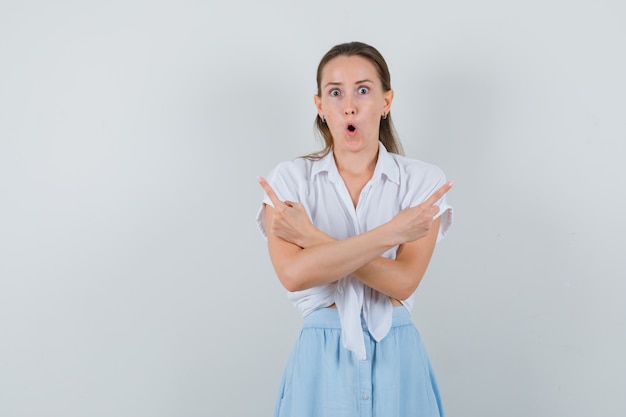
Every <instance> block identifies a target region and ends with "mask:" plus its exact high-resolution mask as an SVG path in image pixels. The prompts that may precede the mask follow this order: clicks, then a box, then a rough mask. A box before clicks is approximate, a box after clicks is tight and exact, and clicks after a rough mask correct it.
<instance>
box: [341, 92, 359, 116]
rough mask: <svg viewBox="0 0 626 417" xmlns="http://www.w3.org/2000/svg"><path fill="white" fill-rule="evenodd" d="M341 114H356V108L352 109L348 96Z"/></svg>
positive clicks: (352, 104)
mask: <svg viewBox="0 0 626 417" xmlns="http://www.w3.org/2000/svg"><path fill="white" fill-rule="evenodd" d="M343 112H344V114H346V115H350V114H356V108H355V107H354V103H352V99H351V98H350V97H349V96H348V97H346V100H345V103H344V109H343Z"/></svg>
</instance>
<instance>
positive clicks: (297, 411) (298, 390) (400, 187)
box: [257, 42, 452, 417]
mask: <svg viewBox="0 0 626 417" xmlns="http://www.w3.org/2000/svg"><path fill="white" fill-rule="evenodd" d="M314 100H315V106H316V108H317V114H318V116H317V117H316V126H317V128H318V130H319V132H320V134H321V135H322V137H323V138H324V141H325V143H326V146H325V148H324V149H323V150H322V151H320V152H318V153H316V154H313V155H309V156H307V157H302V158H297V159H295V160H293V161H289V162H283V163H281V164H279V165H278V166H277V167H276V168H275V169H274V170H272V172H271V173H270V175H269V176H268V180H267V181H266V180H265V179H263V178H259V183H260V184H261V186H262V187H263V189H264V190H265V193H266V194H267V196H266V198H265V200H264V201H263V204H262V206H261V209H260V211H259V213H258V217H257V222H258V224H259V228H260V230H261V232H262V233H263V235H264V236H265V237H266V238H267V242H268V248H269V253H270V258H271V260H272V264H273V266H274V269H275V271H276V274H277V275H278V278H279V279H280V281H281V283H282V284H283V285H284V287H285V288H286V289H287V290H288V296H289V298H290V300H291V301H292V302H293V303H294V305H295V306H296V307H297V308H298V309H299V310H300V312H301V313H302V315H303V316H304V325H303V329H302V331H301V333H300V336H299V338H298V340H297V342H296V345H295V347H294V348H293V351H292V353H291V356H290V358H289V360H288V363H287V366H286V369H285V372H284V375H283V379H282V383H281V388H280V391H279V397H278V402H277V405H276V413H275V415H276V416H277V417H322V416H332V417H344V416H351V417H352V416H354V417H356V416H372V417H413V416H416V417H417V416H420V417H426V416H429V417H430V416H443V409H442V405H441V399H440V395H439V390H438V388H437V382H436V380H435V376H434V374H433V371H432V368H431V365H430V361H429V359H428V356H427V354H426V350H425V348H424V346H423V345H422V342H421V340H420V336H419V334H418V332H417V329H416V328H415V326H414V325H413V323H412V321H411V315H410V309H411V307H412V304H413V293H414V292H415V290H416V289H417V286H418V285H419V283H420V281H421V279H422V277H423V275H424V273H425V271H426V268H427V266H428V263H429V262H430V258H431V255H432V253H433V250H434V248H435V243H436V242H437V241H438V240H439V239H440V238H442V237H443V236H444V234H445V232H446V231H447V229H448V228H449V226H450V224H451V221H452V208H451V207H450V206H449V205H448V204H447V202H446V198H445V193H446V192H447V191H448V190H449V189H450V187H451V186H452V184H451V183H450V182H446V180H445V176H444V174H443V172H442V171H441V170H440V169H439V168H437V167H435V166H433V165H430V164H427V163H425V162H421V161H418V160H414V159H409V158H406V157H404V156H401V155H400V154H401V148H400V142H399V141H398V140H397V139H396V137H395V132H394V129H393V124H392V122H391V115H390V109H391V103H392V101H393V90H392V89H391V84H390V76H389V70H388V68H387V64H386V62H385V60H384V59H383V57H382V56H381V55H380V53H379V52H378V51H377V50H376V49H375V48H373V47H371V46H369V45H366V44H363V43H359V42H351V43H346V44H341V45H337V46H335V47H333V48H332V49H331V50H330V51H328V53H326V55H325V56H324V57H323V58H322V60H321V62H320V64H319V66H318V70H317V94H316V95H315V96H314Z"/></svg>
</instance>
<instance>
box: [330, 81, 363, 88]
mask: <svg viewBox="0 0 626 417" xmlns="http://www.w3.org/2000/svg"><path fill="white" fill-rule="evenodd" d="M363 83H371V84H374V81H371V80H368V79H365V80H360V81H357V82H356V83H355V84H363ZM331 85H343V83H340V82H337V81H331V82H329V83H326V85H325V86H324V88H327V87H328V86H331Z"/></svg>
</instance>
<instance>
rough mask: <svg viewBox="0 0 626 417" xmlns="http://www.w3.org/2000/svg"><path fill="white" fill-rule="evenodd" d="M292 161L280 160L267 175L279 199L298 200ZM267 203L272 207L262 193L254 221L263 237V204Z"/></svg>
mask: <svg viewBox="0 0 626 417" xmlns="http://www.w3.org/2000/svg"><path fill="white" fill-rule="evenodd" d="M296 171H297V170H296V167H295V166H294V163H293V162H282V163H280V164H279V165H278V166H276V168H274V169H273V170H271V171H270V173H269V174H268V175H267V178H266V180H267V182H268V183H269V185H270V186H271V187H272V188H273V189H274V192H275V193H276V195H277V196H278V198H279V199H280V200H281V201H285V200H290V201H300V199H299V198H298V189H299V186H300V184H299V183H300V181H299V180H298V175H297V172H296ZM266 204H269V205H270V206H272V207H274V204H272V201H271V200H270V198H269V197H268V196H267V194H265V195H264V198H263V201H262V202H261V207H260V208H259V211H258V212H257V216H256V223H257V226H258V228H259V231H260V232H261V234H262V235H263V237H264V238H265V239H267V227H266V224H265V205H266Z"/></svg>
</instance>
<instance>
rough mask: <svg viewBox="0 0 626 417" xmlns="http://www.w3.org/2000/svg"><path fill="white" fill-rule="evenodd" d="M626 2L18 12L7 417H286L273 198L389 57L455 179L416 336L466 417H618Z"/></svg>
mask: <svg viewBox="0 0 626 417" xmlns="http://www.w3.org/2000/svg"><path fill="white" fill-rule="evenodd" d="M624 22H626V7H625V6H624V3H623V2H621V1H617V0H616V1H592V0H574V1H565V0H562V1H558V0H543V1H533V0H531V1H528V0H527V1H512V2H501V1H487V0H479V1H473V2H464V1H460V0H452V1H447V2H424V1H419V2H405V1H386V2H381V1H376V2H374V1H344V2H337V1H326V0H322V1H317V2H309V3H301V4H300V3H297V2H288V1H266V2H256V1H252V0H246V1H240V2H230V3H229V2H215V1H209V2H206V1H205V2H200V1H141V0H130V1H128V0H125V1H106V2H105V1H94V2H79V1H57V2H46V1H41V0H38V1H37V0H33V1H21V2H8V1H3V2H2V3H1V4H0V415H2V416H3V417H21V416H63V417H71V416H81V417H82V416H116V417H123V416H128V417H139V416H150V417H153V416H168V417H169V416H224V417H226V416H233V417H240V416H267V415H271V414H272V411H273V407H274V400H275V396H276V392H277V388H278V383H279V378H280V374H281V372H282V367H283V364H284V362H285V360H286V358H287V355H288V352H289V349H290V348H291V346H292V344H293V342H294V340H295V338H296V335H297V332H298V329H299V326H300V323H301V319H300V317H299V315H298V313H297V311H296V310H295V309H294V308H293V307H292V306H291V305H290V304H289V303H288V301H287V299H286V298H285V293H284V290H283V289H282V287H281V286H280V284H279V283H278V280H277V279H276V277H275V276H274V273H273V271H272V268H271V265H270V262H269V259H268V256H267V251H266V248H265V243H264V241H263V239H262V238H261V236H260V234H259V233H258V231H257V229H256V225H255V222H254V218H255V215H256V211H257V208H258V206H259V203H260V200H261V198H262V193H261V190H260V188H259V186H258V185H257V183H256V181H255V177H256V176H257V175H265V174H267V172H269V170H270V169H271V168H272V167H274V166H275V165H276V164H277V163H279V162H280V161H282V160H286V159H292V158H294V157H296V156H298V155H302V154H305V153H308V152H311V151H313V150H316V149H318V148H319V144H318V143H317V142H316V141H315V139H314V136H313V130H312V124H313V120H314V117H315V110H314V107H313V101H312V96H313V93H314V92H315V69H316V66H317V63H318V61H319V59H320V58H321V56H322V55H323V54H324V53H325V52H326V51H327V50H328V49H329V48H330V47H332V46H333V45H335V44H337V43H340V42H345V41H351V40H361V41H364V42H367V43H371V44H372V45H374V46H376V47H377V48H378V49H379V50H380V51H381V52H382V53H383V55H384V56H385V57H386V59H387V61H388V64H389V66H390V69H391V73H392V85H393V87H394V89H395V91H396V100H395V102H394V106H393V110H392V112H393V116H394V120H395V122H396V127H397V130H398V132H399V133H400V137H401V139H402V141H403V143H404V146H405V150H406V153H407V154H408V155H409V156H411V157H414V158H418V159H423V160H426V161H428V162H431V163H435V164H437V165H439V166H440V167H441V168H443V169H444V170H445V171H446V173H447V175H448V177H449V178H451V179H453V180H454V181H455V183H456V186H455V188H454V189H453V191H451V193H450V194H449V199H450V202H451V203H452V204H453V205H454V207H455V209H456V216H455V224H454V227H453V229H452V230H451V233H450V234H449V236H448V237H447V238H446V239H445V240H444V241H443V242H442V243H441V244H440V245H439V247H438V248H437V251H436V253H435V256H434V258H433V261H432V263H431V267H430V269H429V271H428V273H427V276H426V277H425V279H424V281H423V283H422V285H421V286H420V288H419V290H418V296H417V301H416V302H417V307H416V309H415V310H414V314H413V316H414V319H415V322H416V324H417V325H418V327H419V328H420V330H421V333H422V336H423V338H424V339H425V341H426V345H427V347H428V350H429V352H430V355H431V358H432V360H433V363H434V366H435V369H436V371H437V375H438V378H439V381H440V384H441V388H442V391H443V395H444V400H445V405H446V407H447V412H448V415H449V416H463V417H474V416H475V417H489V416H494V417H496V416H498V417H500V416H511V417H518V416H519V417H527V416H534V417H543V416H545V417H548V416H567V417H588V416H600V415H602V416H624V415H626V405H625V403H624V401H623V393H624V389H625V388H626V361H625V360H624V352H626V331H625V329H626V302H625V294H626V284H625V278H626V273H625V272H626V268H625V267H624V263H623V259H624V255H623V251H624V249H625V248H626V245H625V243H626V242H625V241H624V240H625V238H624V236H625V235H626V225H625V222H624V219H623V216H622V211H623V207H624V203H625V198H624V187H625V185H626V169H625V168H624V164H623V159H624V156H625V155H626V117H625V116H626V77H624V74H626V55H625V53H624V51H626V29H625V28H626V26H625V24H624Z"/></svg>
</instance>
